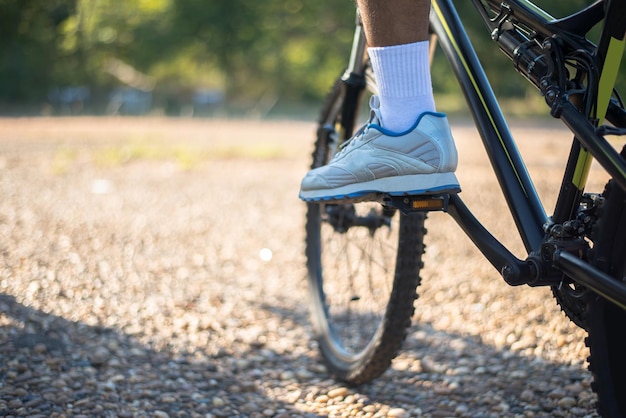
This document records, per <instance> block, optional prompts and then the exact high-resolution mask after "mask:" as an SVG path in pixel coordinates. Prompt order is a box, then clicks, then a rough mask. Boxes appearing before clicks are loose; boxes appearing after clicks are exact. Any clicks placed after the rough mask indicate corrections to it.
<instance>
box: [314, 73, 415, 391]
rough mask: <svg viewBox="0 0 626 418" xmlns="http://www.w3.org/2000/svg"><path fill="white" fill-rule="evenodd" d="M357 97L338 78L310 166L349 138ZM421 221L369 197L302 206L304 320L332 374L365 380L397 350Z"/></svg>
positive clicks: (410, 299) (406, 319)
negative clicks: (307, 313) (307, 302)
mask: <svg viewBox="0 0 626 418" xmlns="http://www.w3.org/2000/svg"><path fill="white" fill-rule="evenodd" d="M361 93H362V94H361ZM364 94H365V95H367V92H365V93H364V92H360V93H359V94H346V86H345V85H344V83H343V81H342V80H341V79H338V80H337V82H336V84H335V86H334V88H333V90H332V91H331V93H330V95H329V97H328V99H327V101H326V103H325V105H324V107H323V110H322V114H321V118H320V121H319V126H318V131H317V140H316V144H315V150H314V152H313V164H312V167H313V168H315V167H319V166H321V165H325V164H327V163H328V162H329V160H330V159H331V158H332V156H333V155H334V153H335V152H336V150H337V148H338V146H339V145H340V143H341V142H342V141H343V140H345V139H348V138H349V137H350V136H352V134H353V132H352V131H353V130H354V129H353V128H354V127H355V126H357V125H358V121H357V119H358V115H359V114H362V113H364V112H362V111H361V110H365V109H360V105H361V103H366V100H361V99H362V96H363V95H364ZM424 219H425V214H423V213H411V214H408V215H403V214H402V213H400V212H399V211H397V210H395V209H391V208H388V207H384V206H382V205H380V204H379V203H373V202H363V203H348V204H329V203H318V202H315V203H308V207H307V219H306V256H307V268H308V275H309V287H310V295H311V317H312V323H313V327H314V332H315V334H316V338H317V341H318V344H319V349H320V352H321V354H322V357H323V359H324V360H325V362H326V365H327V367H328V368H329V371H330V372H331V373H332V374H333V375H335V376H336V377H337V378H339V379H341V380H344V381H346V382H349V383H352V384H361V383H366V382H369V381H371V380H372V379H374V378H376V377H378V376H379V375H381V374H382V373H383V372H384V371H385V370H387V368H388V367H389V365H390V364H391V360H392V359H393V358H394V357H395V356H396V354H397V353H398V351H399V349H400V348H401V345H402V342H403V341H404V339H405V337H406V334H407V330H408V328H409V327H410V325H411V318H412V316H413V313H414V306H413V304H414V301H415V299H416V298H417V293H416V287H417V286H418V284H419V282H420V278H419V271H420V268H421V266H422V260H421V257H422V254H423V252H424V245H423V238H424V234H425V232H426V231H425V229H424Z"/></svg>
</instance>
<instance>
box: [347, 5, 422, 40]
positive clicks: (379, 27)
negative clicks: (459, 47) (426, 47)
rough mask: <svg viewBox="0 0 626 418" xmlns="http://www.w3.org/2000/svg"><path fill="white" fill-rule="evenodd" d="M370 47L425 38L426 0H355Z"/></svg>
mask: <svg viewBox="0 0 626 418" xmlns="http://www.w3.org/2000/svg"><path fill="white" fill-rule="evenodd" d="M357 5H358V7H359V10H360V11H361V18H362V19H363V27H364V29H365V36H366V37H367V40H368V44H369V46H370V47H377V46H391V45H401V44H409V43H413V42H419V41H425V40H426V39H428V13H429V12H430V0H357Z"/></svg>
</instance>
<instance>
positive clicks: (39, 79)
mask: <svg viewBox="0 0 626 418" xmlns="http://www.w3.org/2000/svg"><path fill="white" fill-rule="evenodd" d="M0 10H2V13H0V99H2V101H5V102H10V101H12V102H15V101H27V100H41V99H42V98H43V97H45V92H46V91H47V88H48V87H49V86H50V85H51V84H52V83H54V76H53V73H52V72H51V71H50V68H51V67H52V66H53V65H54V63H55V62H56V61H57V60H58V59H59V56H60V51H59V48H58V44H57V38H58V36H59V33H60V31H61V28H62V25H63V23H64V22H65V21H66V20H67V19H69V18H70V17H71V16H72V15H73V14H75V12H76V1H75V0H47V1H37V0H0Z"/></svg>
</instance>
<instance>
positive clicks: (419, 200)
mask: <svg viewBox="0 0 626 418" xmlns="http://www.w3.org/2000/svg"><path fill="white" fill-rule="evenodd" d="M449 202H450V194H448V193H446V194H432V195H415V196H412V195H407V196H390V195H385V196H384V197H383V199H382V204H383V205H385V206H391V207H394V208H396V209H399V210H400V211H401V212H402V213H405V214H406V213H410V212H447V211H448V203H449Z"/></svg>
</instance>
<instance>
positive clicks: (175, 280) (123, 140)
mask: <svg viewBox="0 0 626 418" xmlns="http://www.w3.org/2000/svg"><path fill="white" fill-rule="evenodd" d="M555 127H558V125H554V126H553V125H549V126H545V127H542V128H537V127H533V126H525V125H524V124H519V125H516V126H515V129H514V132H515V133H516V135H519V138H520V148H521V149H522V151H524V152H526V153H528V157H529V170H530V171H531V173H532V174H535V175H537V178H538V180H537V188H538V190H539V191H540V193H541V194H542V195H546V196H551V195H550V194H552V195H554V194H555V193H556V190H558V187H559V180H558V173H559V172H560V170H562V165H563V163H564V162H565V156H564V155H566V153H567V151H568V148H569V146H568V141H569V135H567V134H564V133H563V132H562V131H561V130H558V129H555ZM313 130H314V127H313V126H312V125H311V124H310V123H299V122H272V123H269V122H266V123H262V122H253V121H213V120H203V121H199V120H168V119H132V118H128V119H90V118H66V119H3V120H0V196H2V198H1V199H0V257H1V258H0V416H59V417H61V416H74V417H79V416H104V417H115V416H118V417H135V416H137V417H143V416H150V417H153V416H154V417H168V416H170V417H233V416H246V417H248V416H249V417H294V416H301V417H322V416H363V417H382V416H390V417H408V416H415V417H419V416H423V417H501V416H503V417H559V416H562V417H573V416H576V417H578V416H580V417H582V416H595V413H594V407H593V404H594V402H595V397H594V395H593V394H592V392H591V390H590V382H591V376H590V374H589V373H588V371H587V369H586V358H587V356H588V351H587V349H586V347H585V345H584V342H583V340H584V337H585V334H584V332H582V331H581V330H579V329H577V328H576V327H575V326H574V325H573V324H571V323H570V322H569V321H568V320H567V319H566V318H565V317H564V315H563V314H562V313H561V312H560V310H559V309H558V307H557V306H556V304H555V303H554V301H553V298H552V296H551V294H550V292H549V291H548V290H547V289H530V288H525V287H524V288H509V287H507V286H506V285H505V284H503V282H502V280H501V279H500V278H499V276H498V274H497V273H496V272H495V271H494V270H493V268H492V267H491V266H489V265H488V264H487V263H486V262H485V261H484V260H483V259H482V258H480V256H479V254H478V252H477V251H476V250H475V249H474V248H473V246H472V245H471V244H470V242H469V240H467V239H466V238H465V237H463V236H461V234H460V230H459V229H458V227H456V226H455V225H454V224H453V223H452V222H451V221H450V219H448V218H447V217H446V216H445V215H444V214H436V215H433V216H432V217H431V220H436V221H437V224H438V225H437V227H436V228H435V226H434V225H435V222H431V223H430V224H429V236H428V241H427V244H428V249H427V254H426V259H425V262H426V269H425V270H424V271H423V285H422V286H421V287H420V289H419V293H420V299H419V300H418V301H417V305H416V306H417V309H416V315H415V321H414V327H413V328H412V330H411V332H410V335H409V337H408V339H407V342H406V344H405V349H404V350H403V352H402V353H401V355H400V356H399V357H398V359H397V360H396V361H395V362H394V364H393V366H392V368H391V369H390V370H389V371H388V372H387V373H385V374H384V375H383V376H382V377H380V378H379V379H378V380H376V381H375V382H373V383H371V384H369V385H364V386H361V387H356V388H354V387H346V386H344V385H342V384H341V383H340V382H337V381H334V380H333V379H332V378H331V377H329V375H328V374H327V373H326V371H325V368H324V367H323V366H322V365H321V363H320V362H319V359H318V354H317V351H316V344H315V343H314V342H313V341H311V340H310V327H309V325H308V320H307V310H306V306H307V305H306V298H307V294H306V286H305V276H306V272H305V269H304V257H303V247H304V245H303V241H304V232H303V229H304V227H303V225H304V205H303V204H301V203H299V202H298V200H297V190H298V185H299V180H300V178H301V176H302V175H303V173H304V172H305V170H306V167H307V166H308V164H309V161H308V155H309V153H310V151H311V138H312V132H313ZM454 131H455V136H456V138H457V142H458V147H459V152H460V159H461V166H460V170H459V178H460V180H461V183H462V185H463V187H464V191H463V194H462V197H463V198H464V200H465V201H466V202H467V203H468V205H469V206H470V207H476V212H477V214H478V217H479V218H480V219H483V220H484V221H485V223H486V224H487V225H488V226H489V227H490V228H492V229H493V231H495V234H496V235H497V236H498V237H500V238H501V239H502V241H503V242H505V243H507V244H508V245H510V246H512V247H513V248H515V249H516V250H517V251H519V250H520V248H521V246H520V244H519V242H518V240H516V239H515V238H514V234H511V232H514V227H513V226H512V222H511V221H510V220H509V218H508V217H507V216H502V214H503V213H504V211H505V209H504V206H503V201H502V198H501V197H499V194H498V193H495V189H496V187H497V185H496V184H495V183H494V181H493V180H492V179H491V177H489V176H488V172H487V170H486V168H485V159H484V157H483V156H482V154H481V153H480V152H479V150H478V148H479V147H477V146H476V144H477V142H476V140H477V138H476V135H475V134H472V133H471V130H469V129H468V128H466V127H464V125H463V124H462V123H459V124H458V125H457V127H456V128H455V129H454ZM560 148H563V149H560ZM594 179H595V178H594ZM594 181H596V180H594ZM597 184H602V179H599V180H597ZM547 200H548V202H547V204H546V207H547V208H548V211H549V210H550V209H551V205H552V201H550V199H547ZM439 224H440V225H441V226H439ZM264 249H265V250H264ZM267 249H269V250H270V251H271V253H270V252H269V251H268V250H267ZM262 250H263V251H262ZM270 254H271V259H269V258H270V257H269V255H270ZM520 254H521V253H520Z"/></svg>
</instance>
